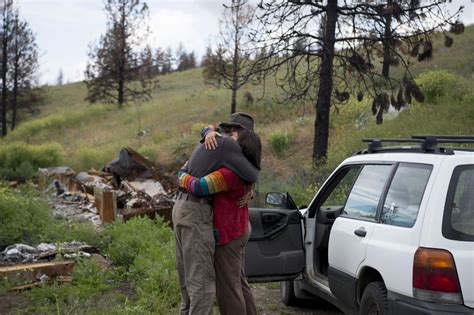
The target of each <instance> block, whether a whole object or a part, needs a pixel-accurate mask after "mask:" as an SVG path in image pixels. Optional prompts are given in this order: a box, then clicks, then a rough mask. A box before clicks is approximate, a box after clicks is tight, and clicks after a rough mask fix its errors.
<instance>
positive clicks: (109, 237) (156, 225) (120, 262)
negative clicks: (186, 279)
mask: <svg viewBox="0 0 474 315" xmlns="http://www.w3.org/2000/svg"><path fill="white" fill-rule="evenodd" d="M105 239H106V241H107V244H108V245H107V253H108V255H109V257H110V259H111V260H112V262H113V263H114V264H115V265H116V266H117V268H118V270H120V272H121V274H122V276H123V277H124V278H125V279H128V280H129V281H132V282H133V283H134V284H135V287H136V290H137V293H138V296H139V299H138V301H137V305H135V306H133V307H132V309H133V308H135V310H137V308H138V309H145V310H147V311H148V312H154V313H157V314H164V313H168V312H170V310H171V309H175V308H176V307H177V305H178V302H179V299H180V294H179V285H178V280H177V274H176V264H175V246H174V234H173V231H172V230H171V229H170V228H169V226H168V225H167V223H165V222H163V220H162V218H161V217H157V218H156V219H155V220H154V221H153V220H150V219H149V218H135V219H132V220H129V221H127V222H126V223H119V222H115V223H113V224H111V225H108V226H107V227H106V229H105Z"/></svg>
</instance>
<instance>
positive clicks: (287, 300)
mask: <svg viewBox="0 0 474 315" xmlns="http://www.w3.org/2000/svg"><path fill="white" fill-rule="evenodd" d="M280 296H281V301H282V302H283V304H285V305H286V306H295V305H296V304H298V298H297V297H296V296H295V285H294V283H293V281H282V282H280Z"/></svg>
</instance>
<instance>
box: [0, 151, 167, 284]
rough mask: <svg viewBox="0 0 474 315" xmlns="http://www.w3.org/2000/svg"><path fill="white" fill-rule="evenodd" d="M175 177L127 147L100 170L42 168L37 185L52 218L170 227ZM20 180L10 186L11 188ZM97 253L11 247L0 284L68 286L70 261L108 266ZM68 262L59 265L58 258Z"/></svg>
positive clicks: (0, 260) (71, 247)
mask: <svg viewBox="0 0 474 315" xmlns="http://www.w3.org/2000/svg"><path fill="white" fill-rule="evenodd" d="M174 177H175V175H174V172H171V173H167V172H166V171H165V170H164V168H163V167H159V166H158V165H156V164H155V163H154V162H152V161H150V160H149V159H147V158H146V157H144V156H142V155H140V154H139V153H137V152H135V151H134V150H132V149H130V148H124V149H122V150H121V151H120V153H119V156H118V158H117V159H115V160H114V161H112V162H110V163H109V164H108V165H106V166H105V167H104V169H103V170H102V171H97V170H89V171H82V172H79V173H77V174H76V172H75V171H74V170H73V169H71V168H70V167H67V166H59V167H52V168H42V169H39V172H38V186H39V187H40V189H42V190H43V191H44V192H45V193H46V194H48V195H49V196H50V205H51V207H52V208H53V215H54V216H55V217H58V218H62V219H66V220H78V221H89V222H92V224H93V225H94V226H95V227H96V228H97V229H100V228H101V226H102V224H104V223H110V222H112V221H114V220H116V219H123V220H128V219H130V218H132V217H134V216H144V215H146V216H149V217H151V218H154V217H155V216H156V215H160V216H162V217H163V218H164V220H165V221H167V222H169V223H170V225H171V209H172V207H173V204H174V199H173V197H172V196H173V195H174V194H175V192H176V182H175V180H174ZM19 183H20V180H15V181H11V183H10V186H11V187H15V186H16V185H18V184H19ZM98 252H99V251H98V249H97V248H94V247H91V246H89V245H87V244H85V243H82V242H76V241H73V242H69V243H60V244H48V243H42V244H39V245H38V246H36V247H32V246H28V245H25V244H15V245H11V246H8V247H7V248H5V250H4V251H3V252H0V279H1V278H4V279H8V281H12V283H13V284H14V285H13V289H25V288H30V287H32V286H34V285H37V284H40V283H45V282H50V280H53V279H54V280H56V281H58V282H70V281H72V271H73V268H74V259H76V258H80V257H87V258H91V259H94V260H96V261H98V262H99V263H100V264H101V265H103V266H105V267H107V266H110V263H109V262H108V261H107V259H105V258H104V257H103V256H101V255H100V254H98ZM58 258H59V259H67V260H66V261H61V260H57V259H58Z"/></svg>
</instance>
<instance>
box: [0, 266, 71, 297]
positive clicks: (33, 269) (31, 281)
mask: <svg viewBox="0 0 474 315" xmlns="http://www.w3.org/2000/svg"><path fill="white" fill-rule="evenodd" d="M73 270H74V261H50V262H41V263H32V264H19V265H13V266H6V267H0V279H6V280H7V281H8V283H10V284H11V285H12V289H13V290H21V289H26V288H31V287H33V286H35V285H37V284H39V283H41V282H42V279H43V281H45V280H57V281H60V282H70V281H71V280H72V272H73Z"/></svg>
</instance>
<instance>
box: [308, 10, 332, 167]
mask: <svg viewBox="0 0 474 315" xmlns="http://www.w3.org/2000/svg"><path fill="white" fill-rule="evenodd" d="M336 22H337V2H336V1H328V6H327V11H326V24H325V32H324V38H323V48H322V49H323V52H322V58H321V70H320V73H319V90H318V99H317V101H316V121H315V125H314V129H315V133H314V146H313V159H314V160H321V159H323V158H324V157H326V155H327V149H328V140H329V114H330V109H331V94H332V89H333V79H332V75H333V59H334V44H335V40H336Z"/></svg>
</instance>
